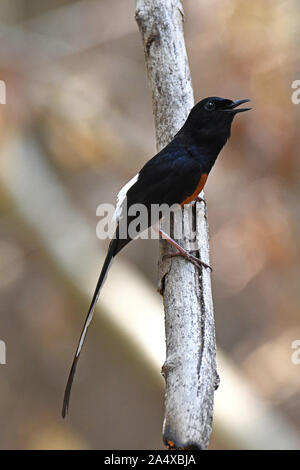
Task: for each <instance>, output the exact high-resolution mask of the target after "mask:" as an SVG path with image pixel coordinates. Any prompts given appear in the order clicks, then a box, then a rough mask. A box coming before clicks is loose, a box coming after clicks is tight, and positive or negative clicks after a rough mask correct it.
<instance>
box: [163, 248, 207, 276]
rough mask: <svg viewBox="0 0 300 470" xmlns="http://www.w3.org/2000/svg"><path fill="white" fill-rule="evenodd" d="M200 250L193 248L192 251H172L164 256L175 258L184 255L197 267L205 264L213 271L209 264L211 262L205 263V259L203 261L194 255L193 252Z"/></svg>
mask: <svg viewBox="0 0 300 470" xmlns="http://www.w3.org/2000/svg"><path fill="white" fill-rule="evenodd" d="M194 252H198V250H193V251H191V252H189V251H186V252H185V253H170V254H167V255H164V256H163V258H174V257H175V256H182V257H183V258H185V259H187V260H188V261H190V262H191V263H192V264H193V265H194V266H196V268H200V266H203V267H204V268H206V269H207V268H208V269H210V270H211V272H212V267H211V266H209V264H207V263H204V261H201V259H199V258H197V256H194V255H193V254H192V253H194Z"/></svg>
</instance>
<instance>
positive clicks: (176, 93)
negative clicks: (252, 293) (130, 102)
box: [136, 0, 218, 449]
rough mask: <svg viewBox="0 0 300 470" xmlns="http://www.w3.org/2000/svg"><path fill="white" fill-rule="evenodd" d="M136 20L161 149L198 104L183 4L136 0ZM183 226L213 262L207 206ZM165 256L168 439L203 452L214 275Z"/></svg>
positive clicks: (212, 357) (209, 412)
mask: <svg viewBox="0 0 300 470" xmlns="http://www.w3.org/2000/svg"><path fill="white" fill-rule="evenodd" d="M136 20H137V23H138V26H139V29H140V32H141V35H142V39H143V44H144V52H145V59H146V65H147V70H148V76H149V81H150V85H151V90H152V99H153V112H154V119H155V129H156V141H157V148H158V150H159V149H161V148H162V147H164V146H165V145H166V144H167V143H168V142H169V141H170V140H171V139H172V138H173V137H174V135H175V133H176V132H177V131H178V130H179V129H180V127H181V126H182V124H183V123H184V121H185V119H186V117H187V115H188V113H189V111H190V109H191V108H192V106H193V90H192V84H191V77H190V71H189V65H188V59H187V54H186V48H185V42H184V36H183V9H182V4H181V1H179V0H165V1H164V2H162V1H161V0H137V4H136ZM202 196H203V194H202ZM183 221H184V222H185V223H187V224H189V226H190V227H193V226H196V227H197V232H196V246H197V249H198V254H199V257H200V259H202V261H204V262H206V263H208V264H209V244H208V225H207V219H206V209H205V204H203V203H200V202H197V203H195V204H194V206H193V210H192V211H191V212H190V213H189V214H185V215H183ZM189 238H190V237H189V236H188V234H187V235H186V236H184V238H183V239H180V240H178V242H179V243H180V244H181V245H182V246H183V247H184V248H186V249H190V248H195V245H193V246H192V245H191V243H190V240H189ZM168 253H170V247H169V245H168V244H167V242H165V241H164V240H161V241H160V261H159V272H160V274H159V290H160V292H161V293H162V294H163V297H164V309H165V329H166V361H165V363H164V365H163V367H162V373H163V375H164V377H165V381H166V395H165V417H164V424H163V440H164V442H165V444H166V445H167V446H168V447H169V448H181V449H188V448H194V449H195V448H196V449H206V448H207V446H208V444H209V438H210V434H211V429H212V419H213V402H214V390H215V389H216V388H217V385H218V374H217V371H216V344H215V327H214V315H213V303H212V295H211V281H210V272H209V270H207V269H203V268H196V267H195V266H194V265H193V264H191V263H189V262H187V261H186V260H184V259H182V258H179V257H176V258H165V257H164V255H166V254H168Z"/></svg>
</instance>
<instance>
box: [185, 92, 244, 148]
mask: <svg viewBox="0 0 300 470" xmlns="http://www.w3.org/2000/svg"><path fill="white" fill-rule="evenodd" d="M248 101H250V100H249V99H244V100H236V101H232V100H228V99H225V98H218V97H217V96H212V97H209V98H204V99H203V100H201V101H199V103H197V104H196V105H195V106H194V107H193V108H192V110H191V112H190V114H189V116H188V118H187V121H186V124H185V125H186V126H187V128H188V129H190V130H191V131H192V132H193V133H194V132H195V134H198V135H199V136H201V138H205V137H206V138H208V139H217V140H218V139H225V141H226V140H227V139H228V138H229V137H230V129H231V124H232V121H233V118H234V116H235V115H236V114H238V113H243V112H245V111H249V110H250V109H251V108H239V106H240V105H241V104H243V103H247V102H248Z"/></svg>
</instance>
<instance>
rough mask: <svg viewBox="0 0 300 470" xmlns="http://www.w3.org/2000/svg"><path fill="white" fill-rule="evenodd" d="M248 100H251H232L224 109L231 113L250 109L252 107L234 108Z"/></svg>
mask: <svg viewBox="0 0 300 470" xmlns="http://www.w3.org/2000/svg"><path fill="white" fill-rule="evenodd" d="M249 101H251V100H248V99H245V100H236V101H233V103H231V104H230V105H228V106H226V108H225V109H224V111H227V112H229V113H232V114H237V113H244V112H245V111H250V109H252V108H239V109H236V108H237V107H238V106H239V105H240V104H243V103H248V102H249Z"/></svg>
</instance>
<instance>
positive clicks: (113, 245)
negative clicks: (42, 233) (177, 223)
mask: <svg viewBox="0 0 300 470" xmlns="http://www.w3.org/2000/svg"><path fill="white" fill-rule="evenodd" d="M117 232H118V231H117ZM130 241H131V240H130V239H127V240H126V239H125V240H120V239H119V238H118V233H116V235H115V238H114V239H113V240H112V241H111V242H110V245H109V248H108V252H107V255H106V258H105V261H104V263H103V266H102V269H101V273H100V276H99V279H98V282H97V285H96V288H95V292H94V295H93V298H92V301H91V305H90V308H89V311H88V314H87V317H86V319H85V322H84V325H83V329H82V332H81V335H80V338H79V343H78V346H77V349H76V353H75V356H74V359H73V363H72V367H71V370H70V373H69V377H68V382H67V385H66V389H65V394H64V401H63V408H62V417H63V418H65V417H66V415H67V413H68V408H69V402H70V396H71V389H72V384H73V379H74V376H75V372H76V367H77V363H78V359H79V356H80V352H81V349H82V346H83V343H84V340H85V337H86V334H87V330H88V327H89V325H90V323H91V321H92V318H93V315H94V310H95V306H96V303H97V300H98V298H99V294H100V290H101V287H102V285H103V284H104V281H105V279H106V275H107V272H108V269H109V267H110V265H111V262H112V260H113V258H114V256H115V255H116V254H117V253H118V252H119V251H120V250H121V249H122V248H123V247H124V246H125V245H127V243H129V242H130Z"/></svg>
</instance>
